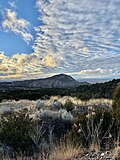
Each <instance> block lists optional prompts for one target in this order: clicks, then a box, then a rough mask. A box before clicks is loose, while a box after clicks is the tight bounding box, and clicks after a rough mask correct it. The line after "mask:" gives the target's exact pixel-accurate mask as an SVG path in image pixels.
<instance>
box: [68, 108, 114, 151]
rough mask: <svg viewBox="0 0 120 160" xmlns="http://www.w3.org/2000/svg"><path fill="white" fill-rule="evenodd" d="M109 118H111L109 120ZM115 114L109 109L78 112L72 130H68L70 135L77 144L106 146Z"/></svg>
mask: <svg viewBox="0 0 120 160" xmlns="http://www.w3.org/2000/svg"><path fill="white" fill-rule="evenodd" d="M108 119H109V120H108ZM112 124H113V115H112V113H110V112H107V111H101V112H97V113H95V112H94V111H92V110H89V111H88V113H87V114H86V115H85V114H82V113H80V114H78V116H77V118H76V120H75V122H74V125H73V126H72V130H71V131H70V132H68V135H67V137H69V138H70V139H71V140H72V141H73V142H74V143H75V144H76V143H78V145H82V146H84V147H91V146H92V147H95V146H97V147H98V150H99V149H100V148H101V147H105V146H104V144H105V142H106V141H108V139H107V137H108V138H109V135H110V134H111V129H112Z"/></svg>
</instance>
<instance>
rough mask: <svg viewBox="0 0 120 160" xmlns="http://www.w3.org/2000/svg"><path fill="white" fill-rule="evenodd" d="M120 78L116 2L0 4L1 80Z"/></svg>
mask: <svg viewBox="0 0 120 160" xmlns="http://www.w3.org/2000/svg"><path fill="white" fill-rule="evenodd" d="M59 73H67V74H69V75H71V76H73V77H75V78H119V77H120V0H0V80H18V79H31V78H41V77H48V76H51V75H54V74H59Z"/></svg>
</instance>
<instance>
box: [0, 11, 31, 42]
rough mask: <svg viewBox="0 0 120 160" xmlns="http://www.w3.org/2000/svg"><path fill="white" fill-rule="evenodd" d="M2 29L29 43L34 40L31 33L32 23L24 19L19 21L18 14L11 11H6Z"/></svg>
mask: <svg viewBox="0 0 120 160" xmlns="http://www.w3.org/2000/svg"><path fill="white" fill-rule="evenodd" d="M2 27H3V29H4V30H5V31H12V32H14V33H15V34H18V35H20V36H21V37H22V38H23V39H24V41H26V42H27V43H28V42H30V41H31V40H32V39H33V36H32V35H31V34H30V33H29V27H30V23H29V22H28V21H26V20H25V19H23V18H20V19H18V18H17V14H16V12H13V11H12V10H10V9H7V10H6V14H5V18H4V20H3V22H2Z"/></svg>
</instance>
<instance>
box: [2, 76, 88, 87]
mask: <svg viewBox="0 0 120 160" xmlns="http://www.w3.org/2000/svg"><path fill="white" fill-rule="evenodd" d="M87 84H88V83H87V82H78V81H76V80H75V79H74V78H72V77H71V76H69V75H65V74H59V75H55V76H52V77H48V78H44V79H33V80H25V81H15V82H1V83H0V90H19V89H23V90H30V89H32V90H33V89H41V88H76V87H78V86H80V85H87Z"/></svg>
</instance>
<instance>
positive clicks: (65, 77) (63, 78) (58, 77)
mask: <svg viewBox="0 0 120 160" xmlns="http://www.w3.org/2000/svg"><path fill="white" fill-rule="evenodd" d="M50 78H52V79H56V80H61V81H76V80H75V79H74V78H72V77H71V76H69V75H67V74H63V73H61V74H58V75H54V76H52V77H50Z"/></svg>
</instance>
